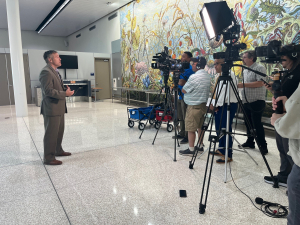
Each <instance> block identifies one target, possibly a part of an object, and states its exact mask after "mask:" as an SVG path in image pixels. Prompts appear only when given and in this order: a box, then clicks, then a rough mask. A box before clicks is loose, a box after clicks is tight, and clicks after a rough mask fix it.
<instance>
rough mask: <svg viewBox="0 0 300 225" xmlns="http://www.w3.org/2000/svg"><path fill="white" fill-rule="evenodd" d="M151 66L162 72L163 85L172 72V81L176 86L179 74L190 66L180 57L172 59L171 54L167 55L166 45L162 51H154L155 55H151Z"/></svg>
mask: <svg viewBox="0 0 300 225" xmlns="http://www.w3.org/2000/svg"><path fill="white" fill-rule="evenodd" d="M151 67H152V68H153V69H159V70H161V71H162V72H163V75H164V82H165V85H166V84H167V82H168V79H169V74H170V72H173V81H174V84H175V86H177V85H178V82H179V77H180V74H182V73H183V72H184V70H185V69H188V68H189V67H190V63H188V62H181V61H180V59H172V58H171V56H169V49H168V47H166V46H165V47H164V51H162V52H160V53H156V55H155V56H153V58H152V63H151Z"/></svg>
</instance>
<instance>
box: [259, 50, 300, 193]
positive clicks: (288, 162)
mask: <svg viewBox="0 0 300 225" xmlns="http://www.w3.org/2000/svg"><path fill="white" fill-rule="evenodd" d="M283 48H284V47H283ZM281 59H282V60H283V61H282V63H281V64H282V67H283V68H284V69H287V70H289V72H288V73H286V74H285V75H284V76H283V77H282V81H281V91H282V95H283V96H286V97H287V98H290V97H291V95H292V94H293V93H294V92H295V91H296V89H297V88H298V85H299V83H300V65H299V62H298V61H299V59H298V58H297V55H294V54H287V55H285V56H282V57H281ZM270 84H271V83H270ZM265 86H266V88H267V89H268V90H270V91H271V92H273V90H272V87H268V86H267V85H265ZM274 101H275V99H274V97H273V103H274ZM275 131H276V130H275ZM276 144H277V148H278V151H279V153H280V163H281V164H280V172H279V173H278V175H277V176H275V177H276V178H277V179H278V184H279V185H280V186H283V187H287V178H288V176H289V174H290V172H291V170H292V167H293V165H294V162H293V159H292V158H291V156H289V155H288V154H287V153H288V151H289V139H288V138H284V137H282V136H280V134H279V133H278V132H277V131H276ZM264 180H265V182H267V183H269V184H273V180H272V178H271V177H270V176H265V177H264Z"/></svg>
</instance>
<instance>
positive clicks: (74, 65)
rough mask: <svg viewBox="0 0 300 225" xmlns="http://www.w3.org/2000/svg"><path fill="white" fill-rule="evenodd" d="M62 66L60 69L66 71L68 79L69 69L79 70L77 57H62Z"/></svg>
mask: <svg viewBox="0 0 300 225" xmlns="http://www.w3.org/2000/svg"><path fill="white" fill-rule="evenodd" d="M59 57H60V58H61V66H60V67H58V69H64V70H65V79H66V78H67V69H78V57H77V55H60V56H59Z"/></svg>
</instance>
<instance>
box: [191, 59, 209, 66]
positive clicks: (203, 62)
mask: <svg viewBox="0 0 300 225" xmlns="http://www.w3.org/2000/svg"><path fill="white" fill-rule="evenodd" d="M191 61H192V62H196V63H198V64H199V66H200V69H204V67H205V66H206V59H205V58H204V57H197V58H192V59H191Z"/></svg>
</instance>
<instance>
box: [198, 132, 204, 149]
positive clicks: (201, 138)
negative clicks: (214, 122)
mask: <svg viewBox="0 0 300 225" xmlns="http://www.w3.org/2000/svg"><path fill="white" fill-rule="evenodd" d="M204 134H205V132H202V130H201V129H200V128H199V129H198V141H201V143H200V146H201V145H203V136H204ZM200 135H201V136H200ZM199 136H200V139H199ZM197 144H198V142H197Z"/></svg>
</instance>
